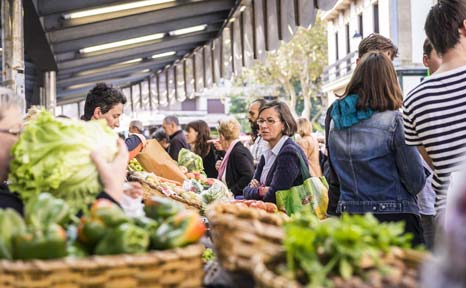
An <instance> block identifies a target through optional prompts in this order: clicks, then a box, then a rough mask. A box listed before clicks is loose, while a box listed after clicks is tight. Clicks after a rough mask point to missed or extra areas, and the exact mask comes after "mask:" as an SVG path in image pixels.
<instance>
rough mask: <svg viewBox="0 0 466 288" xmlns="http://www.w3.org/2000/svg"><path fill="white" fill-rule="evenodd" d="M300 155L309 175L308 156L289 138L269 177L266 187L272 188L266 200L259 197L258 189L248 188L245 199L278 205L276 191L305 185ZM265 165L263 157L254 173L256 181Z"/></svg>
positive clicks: (279, 153) (245, 190) (265, 197)
mask: <svg viewBox="0 0 466 288" xmlns="http://www.w3.org/2000/svg"><path fill="white" fill-rule="evenodd" d="M298 153H299V154H298ZM298 155H301V157H302V159H303V160H304V162H305V163H306V167H305V169H307V173H308V174H309V168H308V163H307V157H306V154H304V151H303V150H302V149H301V147H299V146H298V144H296V143H295V142H294V141H293V140H292V139H291V138H289V139H288V140H286V141H285V144H283V147H282V149H280V152H278V155H277V158H276V159H275V162H274V164H273V165H272V167H271V168H270V171H269V174H268V175H267V179H266V181H265V186H268V187H270V189H269V192H268V193H267V194H266V195H265V196H264V198H262V197H260V196H259V189H258V188H253V187H250V186H246V187H245V188H244V189H243V195H244V198H245V199H255V200H263V201H266V202H273V203H276V200H275V192H276V191H279V190H285V189H289V188H291V187H293V186H297V185H301V184H303V182H304V179H303V176H302V172H301V164H300V163H301V162H300V160H299V156H298ZM264 165H265V158H264V156H262V157H261V160H260V162H259V165H258V166H257V168H256V172H255V173H254V179H256V180H257V181H259V182H260V178H261V174H262V169H263V168H264Z"/></svg>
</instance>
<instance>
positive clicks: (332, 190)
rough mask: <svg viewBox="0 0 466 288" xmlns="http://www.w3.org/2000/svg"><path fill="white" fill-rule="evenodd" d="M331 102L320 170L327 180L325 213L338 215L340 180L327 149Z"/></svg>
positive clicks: (326, 121) (326, 116)
mask: <svg viewBox="0 0 466 288" xmlns="http://www.w3.org/2000/svg"><path fill="white" fill-rule="evenodd" d="M332 110H333V103H332V105H330V106H329V107H328V109H327V114H326V115H325V148H326V150H327V157H326V161H325V162H324V165H323V169H322V171H323V172H324V176H325V178H326V179H327V182H328V186H329V187H328V208H327V214H329V215H338V213H337V206H338V201H339V200H340V181H339V180H338V176H337V174H336V173H335V170H333V167H332V163H331V162H330V151H329V149H328V134H329V132H330V123H331V122H332V116H331V113H332Z"/></svg>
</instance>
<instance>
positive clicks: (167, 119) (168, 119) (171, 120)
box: [163, 116, 180, 126]
mask: <svg viewBox="0 0 466 288" xmlns="http://www.w3.org/2000/svg"><path fill="white" fill-rule="evenodd" d="M163 122H165V123H167V124H172V123H173V124H175V125H176V126H180V121H179V120H178V117H176V116H167V117H165V118H164V119H163Z"/></svg>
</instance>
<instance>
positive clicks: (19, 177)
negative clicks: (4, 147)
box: [8, 111, 118, 210]
mask: <svg viewBox="0 0 466 288" xmlns="http://www.w3.org/2000/svg"><path fill="white" fill-rule="evenodd" d="M117 138H118V136H117V135H116V134H115V133H114V132H113V131H112V130H111V129H110V127H108V126H107V124H106V123H105V121H104V120H99V121H89V122H84V121H79V120H70V119H56V118H55V117H53V116H52V114H50V113H49V112H47V111H41V112H40V113H39V114H38V115H36V116H35V117H34V118H33V119H32V120H31V121H29V122H28V123H27V125H26V126H25V128H24V130H23V133H22V134H21V136H20V137H19V140H18V142H17V143H16V144H15V145H14V146H13V148H12V150H11V156H12V160H11V162H10V172H9V176H8V180H9V187H10V190H11V191H13V192H17V193H19V194H20V196H21V197H22V199H23V200H24V201H27V200H28V199H30V198H31V197H33V196H35V195H37V194H39V193H41V192H49V193H51V194H53V195H54V196H55V197H57V198H61V199H64V200H65V201H66V202H68V204H69V205H70V207H72V208H75V209H77V210H78V209H81V208H83V207H84V206H85V205H87V204H89V203H91V202H92V201H94V200H95V197H96V195H97V194H98V193H100V192H101V191H102V190H103V187H102V185H101V183H100V180H99V175H98V173H97V169H96V167H95V165H94V163H93V162H92V159H91V157H90V154H91V152H92V151H94V150H96V149H98V150H99V152H100V153H104V155H103V157H104V158H105V159H106V160H107V161H111V160H113V159H114V157H115V155H116V153H117V151H118V148H117Z"/></svg>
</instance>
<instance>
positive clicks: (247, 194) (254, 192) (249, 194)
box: [243, 156, 265, 200]
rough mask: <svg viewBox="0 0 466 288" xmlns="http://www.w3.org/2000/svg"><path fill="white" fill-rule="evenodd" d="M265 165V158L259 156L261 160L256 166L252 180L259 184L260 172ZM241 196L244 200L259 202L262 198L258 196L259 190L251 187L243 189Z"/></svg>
mask: <svg viewBox="0 0 466 288" xmlns="http://www.w3.org/2000/svg"><path fill="white" fill-rule="evenodd" d="M264 165H265V158H264V156H261V160H260V161H259V164H258V165H257V168H256V172H255V173H254V178H253V179H255V180H257V181H258V182H260V178H261V174H262V170H263V169H264ZM243 195H244V199H253V200H261V199H262V196H260V195H259V189H258V187H253V186H251V185H248V186H246V187H244V189H243Z"/></svg>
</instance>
